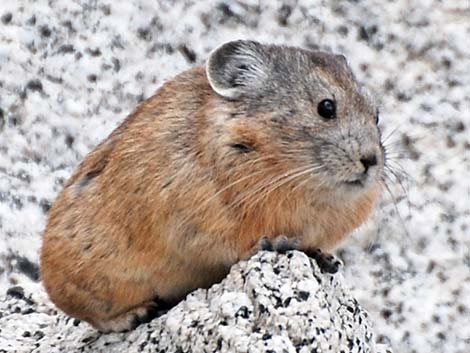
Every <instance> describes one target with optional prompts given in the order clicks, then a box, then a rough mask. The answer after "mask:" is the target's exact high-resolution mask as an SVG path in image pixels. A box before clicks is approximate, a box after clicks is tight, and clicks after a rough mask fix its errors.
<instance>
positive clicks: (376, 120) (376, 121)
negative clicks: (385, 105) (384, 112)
mask: <svg viewBox="0 0 470 353" xmlns="http://www.w3.org/2000/svg"><path fill="white" fill-rule="evenodd" d="M379 120H380V118H379V113H377V115H376V116H375V124H378V123H379Z"/></svg>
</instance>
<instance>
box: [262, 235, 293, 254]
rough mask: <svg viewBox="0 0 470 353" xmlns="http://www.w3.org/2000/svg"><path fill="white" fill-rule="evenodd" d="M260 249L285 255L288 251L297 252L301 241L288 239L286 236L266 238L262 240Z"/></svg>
mask: <svg viewBox="0 0 470 353" xmlns="http://www.w3.org/2000/svg"><path fill="white" fill-rule="evenodd" d="M260 248H261V250H265V251H276V252H278V253H281V254H285V253H286V252H287V251H290V250H297V249H298V248H299V241H298V240H297V239H292V238H288V237H286V236H285V235H280V236H278V237H276V238H273V239H269V238H267V237H264V238H262V239H261V242H260Z"/></svg>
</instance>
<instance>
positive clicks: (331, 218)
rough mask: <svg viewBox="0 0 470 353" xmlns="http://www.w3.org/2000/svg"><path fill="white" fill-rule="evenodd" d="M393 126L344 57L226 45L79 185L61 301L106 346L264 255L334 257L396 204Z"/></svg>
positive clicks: (166, 91)
mask: <svg viewBox="0 0 470 353" xmlns="http://www.w3.org/2000/svg"><path fill="white" fill-rule="evenodd" d="M377 121H378V109H377V107H376V106H375V104H374V102H373V101H372V100H371V99H370V98H369V97H368V95H367V94H365V93H364V91H363V89H362V88H361V87H360V86H359V84H358V83H357V81H356V80H355V78H354V76H353V74H352V72H351V70H350V69H349V67H348V65H347V62H346V59H345V58H344V57H343V56H341V55H335V54H331V53H326V52H320V51H309V50H305V49H300V48H295V47H288V46H276V45H264V44H260V43H258V42H254V41H246V40H239V41H234V42H229V43H226V44H223V45H222V46H220V47H219V48H217V49H216V50H214V51H213V52H212V53H211V55H210V56H209V58H208V60H207V62H206V64H205V65H204V66H198V67H195V68H193V69H190V70H188V71H186V72H183V73H182V74H180V75H178V76H176V77H175V78H174V79H173V80H171V81H169V82H167V83H165V84H164V85H163V86H162V87H161V88H160V89H159V90H158V91H157V93H156V94H155V95H154V96H152V97H150V98H149V99H147V100H146V101H144V102H143V103H142V104H141V105H140V106H139V107H138V108H137V110H136V111H135V112H134V113H132V114H131V115H130V116H129V117H128V118H127V119H126V120H125V121H124V122H123V123H122V124H121V126H119V127H118V128H117V129H116V130H115V131H114V132H112V133H111V135H110V136H109V137H108V138H107V139H106V140H104V141H103V142H102V143H101V144H99V145H98V146H97V147H96V148H95V150H94V151H92V152H91V153H90V154H89V155H88V156H87V157H86V158H85V159H84V161H83V162H82V163H81V164H80V165H79V167H78V169H77V170H76V172H75V173H74V174H73V175H72V177H71V178H70V179H69V180H68V181H67V182H66V184H65V187H64V190H63V191H62V192H61V193H60V195H59V196H58V198H57V200H56V201H55V203H54V205H53V206H52V208H51V210H50V214H49V220H48V224H47V227H46V231H45V235H44V244H43V248H42V254H41V266H42V275H43V280H44V285H45V287H46V289H47V292H48V294H49V296H50V298H51V299H52V301H53V302H54V303H55V304H56V305H57V306H58V307H59V308H60V309H62V310H63V311H64V312H66V313H67V314H69V315H71V316H73V317H76V318H79V319H82V320H85V321H87V322H89V323H90V324H92V325H93V326H94V327H96V328H97V329H99V330H100V331H103V332H109V331H125V330H129V329H132V328H133V327H135V326H136V325H138V324H139V323H140V322H143V321H146V320H149V319H150V318H152V317H153V316H155V314H156V313H158V312H161V310H162V309H164V308H165V307H166V306H171V305H174V304H175V303H177V302H178V301H180V300H181V299H183V298H184V297H185V296H186V294H188V293H189V292H190V291H192V290H194V289H196V288H200V287H209V286H211V285H212V284H214V283H216V282H218V281H220V280H221V279H222V278H223V277H224V276H226V274H227V273H228V271H229V269H230V267H231V266H232V265H233V264H234V263H236V262H238V261H239V260H242V259H246V258H248V257H250V256H252V255H253V254H254V253H256V252H257V251H258V250H259V249H261V248H269V247H272V248H273V249H274V250H276V249H278V250H283V249H291V248H296V249H299V250H302V251H305V252H306V253H307V254H313V255H314V256H317V257H318V254H319V253H318V252H316V250H317V249H320V250H322V251H331V250H332V249H333V248H334V247H335V246H336V245H337V244H338V243H339V242H340V241H341V240H342V239H344V238H345V237H346V236H347V235H348V234H349V233H350V232H351V231H352V230H354V229H355V228H357V227H358V226H359V225H361V224H362V223H363V222H364V221H365V220H366V219H367V218H368V216H369V214H370V213H371V211H372V208H373V206H374V203H375V201H376V199H377V197H378V195H379V193H380V189H381V185H382V183H383V170H384V163H385V157H384V151H383V146H382V143H381V136H380V131H379V129H378V127H377Z"/></svg>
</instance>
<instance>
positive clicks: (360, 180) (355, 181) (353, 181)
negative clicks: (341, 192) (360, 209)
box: [344, 178, 365, 187]
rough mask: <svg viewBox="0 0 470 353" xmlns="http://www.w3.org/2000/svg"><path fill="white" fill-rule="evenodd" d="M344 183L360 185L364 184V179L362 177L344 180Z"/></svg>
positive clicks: (354, 185)
mask: <svg viewBox="0 0 470 353" xmlns="http://www.w3.org/2000/svg"><path fill="white" fill-rule="evenodd" d="M344 183H345V184H346V185H348V186H353V187H362V186H364V183H365V180H363V179H362V178H361V179H356V180H346V181H345V182H344Z"/></svg>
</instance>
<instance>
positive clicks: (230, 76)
mask: <svg viewBox="0 0 470 353" xmlns="http://www.w3.org/2000/svg"><path fill="white" fill-rule="evenodd" d="M265 50H266V48H265V46H263V45H262V44H260V43H258V42H254V41H248V40H237V41H233V42H228V43H225V44H222V45H221V46H220V47H218V48H217V49H215V50H214V51H213V52H212V53H211V55H210V56H209V59H208V60H207V64H206V74H207V79H208V80H209V83H210V85H211V87H212V89H213V90H214V91H215V92H216V93H218V94H220V95H221V96H223V97H225V98H229V99H235V98H238V97H240V96H242V95H250V94H256V92H257V89H259V88H260V87H261V86H262V85H263V83H264V81H265V80H266V79H267V77H268V71H269V70H268V68H267V65H266V64H267V63H266V62H265V61H266V52H265Z"/></svg>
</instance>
